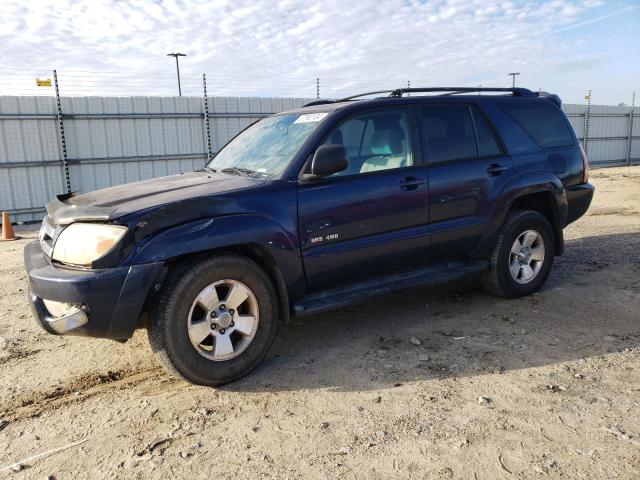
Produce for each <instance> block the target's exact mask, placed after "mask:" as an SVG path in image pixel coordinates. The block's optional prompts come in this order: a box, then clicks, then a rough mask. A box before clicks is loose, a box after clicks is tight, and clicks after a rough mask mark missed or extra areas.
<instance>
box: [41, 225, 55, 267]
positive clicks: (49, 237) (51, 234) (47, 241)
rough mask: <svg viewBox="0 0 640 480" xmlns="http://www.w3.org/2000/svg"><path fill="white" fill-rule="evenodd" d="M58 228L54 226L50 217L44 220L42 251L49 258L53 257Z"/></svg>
mask: <svg viewBox="0 0 640 480" xmlns="http://www.w3.org/2000/svg"><path fill="white" fill-rule="evenodd" d="M55 234H56V226H55V225H54V224H53V222H52V221H51V219H50V218H49V215H47V216H46V217H44V218H43V219H42V226H41V227H40V235H39V238H40V246H42V251H43V252H44V254H45V255H46V256H47V257H51V253H52V252H53V243H54V241H55Z"/></svg>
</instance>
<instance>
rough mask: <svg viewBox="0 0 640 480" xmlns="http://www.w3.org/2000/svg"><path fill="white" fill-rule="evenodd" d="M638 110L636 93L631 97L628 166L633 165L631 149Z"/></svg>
mask: <svg viewBox="0 0 640 480" xmlns="http://www.w3.org/2000/svg"><path fill="white" fill-rule="evenodd" d="M635 109H636V92H633V95H631V112H629V137H628V138H627V165H631V149H632V148H633V114H634V110H635Z"/></svg>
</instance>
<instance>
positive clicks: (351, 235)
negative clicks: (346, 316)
mask: <svg viewBox="0 0 640 480" xmlns="http://www.w3.org/2000/svg"><path fill="white" fill-rule="evenodd" d="M416 131H417V126H416V122H415V121H414V120H412V115H411V111H410V109H409V108H398V107H386V108H381V109H375V110H371V111H367V112H366V113H359V114H356V115H354V116H352V117H349V118H347V119H346V120H343V121H342V122H340V123H339V124H338V125H337V126H336V127H335V128H334V129H333V130H332V131H330V132H329V134H328V135H327V137H326V139H325V140H324V141H323V142H322V143H327V144H341V145H344V146H345V147H346V149H347V152H348V156H349V166H348V167H347V169H346V170H345V171H343V172H340V173H337V174H335V175H333V176H331V177H328V178H325V179H323V180H321V181H319V182H317V183H312V184H300V186H299V190H298V217H299V229H300V238H301V243H302V257H303V262H304V269H305V273H306V277H307V283H308V285H309V287H310V288H311V289H318V288H322V287H327V286H330V285H336V284H339V283H343V282H348V281H352V280H354V279H358V278H363V277H367V276H376V275H382V274H385V273H389V272H394V271H400V270H403V269H407V268H415V267H416V266H417V265H420V264H422V263H425V262H426V261H427V258H428V257H427V255H428V243H429V242H428V236H427V227H428V225H427V223H428V190H427V178H426V171H425V168H424V166H423V165H421V164H418V162H417V161H416V159H417V158H420V155H418V154H417V153H416V152H417V151H418V148H419V147H418V145H417V144H418V142H417V141H416V140H417V138H416V137H415V132H416Z"/></svg>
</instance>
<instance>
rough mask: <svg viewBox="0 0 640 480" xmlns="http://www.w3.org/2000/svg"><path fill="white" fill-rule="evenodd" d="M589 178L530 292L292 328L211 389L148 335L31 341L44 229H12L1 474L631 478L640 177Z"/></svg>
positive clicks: (420, 302) (425, 297)
mask: <svg viewBox="0 0 640 480" xmlns="http://www.w3.org/2000/svg"><path fill="white" fill-rule="evenodd" d="M592 181H593V183H594V184H595V185H596V187H597V191H596V197H595V200H594V203H593V205H592V207H591V209H590V211H589V213H588V214H587V216H585V217H583V218H582V219H580V220H579V221H578V222H576V223H575V224H573V225H571V226H570V227H569V228H568V229H567V230H566V231H565V234H566V238H567V248H566V254H565V255H564V256H563V257H559V258H557V259H556V263H555V266H554V268H553V271H552V273H551V275H550V277H549V280H548V281H547V283H546V286H545V287H544V289H543V290H542V291H541V292H540V293H538V294H536V295H532V296H530V297H527V298H522V299H518V300H501V299H496V298H493V297H491V296H489V295H487V294H485V293H483V292H482V290H480V289H479V288H478V287H477V286H476V285H475V283H474V282H472V281H465V282H458V283H455V284H449V285H445V286H441V287H438V288H424V289H414V290H410V291H405V292H401V293H397V294H394V295H389V296H386V297H383V298H379V299H376V300H373V301H370V302H367V303H365V304H362V305H357V306H353V307H349V308H344V309H341V310H338V311H336V312H333V313H328V314H322V315H317V316H314V317H310V318H307V319H304V320H298V321H293V322H292V323H290V324H289V325H287V326H284V327H283V328H282V329H281V331H280V334H279V337H278V339H277V340H276V343H275V345H274V347H273V348H272V350H271V352H270V354H269V356H268V358H267V360H266V361H265V362H264V363H263V364H262V365H261V366H260V367H259V368H258V369H257V370H256V371H254V372H253V373H252V374H251V375H249V376H248V377H245V378H244V379H242V380H241V381H238V382H236V383H234V384H232V385H228V386H226V387H223V388H219V389H210V388H203V387H196V386H191V385H188V384H186V383H184V382H181V381H178V380H175V379H173V378H172V377H170V376H169V375H168V374H166V373H165V372H164V371H163V370H162V369H161V368H159V367H158V366H157V364H156V363H155V361H154V358H153V355H152V353H151V351H150V348H149V346H148V344H147V340H146V332H144V331H139V332H137V333H136V335H135V336H134V338H133V339H132V340H131V341H129V342H128V343H126V344H119V343H116V342H111V341H106V340H93V339H85V338H74V337H54V336H51V335H48V334H46V333H44V332H43V331H41V330H40V329H39V328H38V327H37V326H36V324H35V322H34V321H33V320H32V319H31V316H30V312H29V310H28V307H27V303H26V299H25V293H26V278H25V277H26V275H25V272H24V269H23V266H22V249H23V247H24V245H25V244H26V243H27V242H28V241H30V240H31V239H34V238H36V236H37V235H36V228H37V227H36V228H34V227H33V226H31V227H23V228H19V229H18V233H19V234H21V235H23V239H22V240H19V241H16V242H8V243H1V244H0V295H1V298H0V385H2V389H1V390H0V419H1V421H0V469H1V470H0V478H4V477H11V478H40V479H44V478H49V476H54V477H55V478H57V479H66V478H127V479H128V478H174V477H184V478H234V479H235V478H244V479H254V478H266V477H271V478H339V479H343V478H344V479H348V478H368V479H377V478H478V479H483V478H491V479H494V478H572V479H573V478H594V479H601V478H628V479H631V478H635V479H637V478H640V370H639V368H640V253H639V252H640V167H624V168H611V169H606V170H597V171H595V172H592ZM77 442H81V443H77ZM61 447H67V448H65V449H62V450H58V451H54V452H52V453H47V452H48V451H50V450H53V449H58V448H61ZM40 454H45V455H42V456H39V457H36V458H33V459H30V460H25V459H28V458H29V457H32V456H34V455H40ZM16 462H21V463H20V467H18V466H15V465H14V464H15V463H16ZM12 465H14V468H13V469H12V468H11V466H12ZM16 470H19V471H16Z"/></svg>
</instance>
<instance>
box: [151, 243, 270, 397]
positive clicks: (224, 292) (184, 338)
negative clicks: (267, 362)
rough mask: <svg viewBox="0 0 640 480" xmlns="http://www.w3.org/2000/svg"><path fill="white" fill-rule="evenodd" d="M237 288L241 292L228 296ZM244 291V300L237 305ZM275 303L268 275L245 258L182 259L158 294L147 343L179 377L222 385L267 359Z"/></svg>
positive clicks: (168, 368)
mask: <svg viewBox="0 0 640 480" xmlns="http://www.w3.org/2000/svg"><path fill="white" fill-rule="evenodd" d="M241 287H242V288H245V289H246V290H248V292H249V293H248V294H247V292H246V291H245V290H242V288H241ZM234 288H238V292H240V294H239V295H235V297H237V298H230V297H231V296H232V295H231V290H232V289H234ZM214 292H215V293H214ZM236 293H237V292H236ZM245 294H246V295H247V298H246V300H243V303H237V301H236V300H237V299H240V298H242V297H243V296H244V295H245ZM225 300H227V301H228V302H229V305H224V304H223V303H224V301H225ZM236 303H237V305H236ZM277 305H278V303H277V298H276V294H275V291H274V288H273V285H272V283H271V281H270V279H269V277H268V276H267V274H266V273H265V272H264V270H262V268H260V266H258V265H257V264H256V263H255V262H253V261H252V260H249V259H247V258H245V257H243V256H240V255H236V254H222V255H218V256H214V257H210V258H206V257H205V258H199V259H197V260H191V261H186V262H183V263H179V264H177V265H175V266H174V267H173V268H172V269H171V271H170V272H169V274H168V276H167V279H166V280H165V282H164V285H163V288H162V290H161V292H160V294H159V300H158V303H157V306H156V308H155V309H154V311H153V314H152V318H151V322H150V325H149V329H148V335H149V343H150V344H151V349H152V350H153V352H154V353H155V354H156V356H157V357H158V359H159V360H160V363H161V364H162V365H163V366H164V367H165V368H166V369H167V370H169V372H171V373H173V374H174V375H176V376H178V377H179V378H181V379H184V380H186V381H188V382H191V383H195V384H198V385H205V386H218V385H223V384H225V383H229V382H232V381H234V380H237V379H238V378H240V377H242V376H244V375H246V374H247V373H249V372H250V371H251V370H253V369H254V368H255V367H256V366H257V365H258V364H259V363H260V362H261V361H262V359H263V358H264V357H265V355H266V354H267V352H268V350H269V348H270V347H271V345H272V343H273V340H274V338H275V335H276V331H277V328H278V307H277ZM232 307H237V309H238V311H235V310H233V308H232ZM220 309H223V310H220ZM213 315H215V318H214V316H213ZM250 318H253V319H254V320H253V322H252V321H251V320H250ZM247 319H249V320H247ZM214 322H218V323H214ZM235 323H237V324H238V325H235ZM212 326H214V327H215V329H212V330H210V331H209V335H208V336H205V335H206V334H207V329H209V328H210V327H212ZM225 327H226V328H225ZM230 332H231V333H230ZM200 337H204V338H203V340H202V342H201V343H198V339H199V338H200ZM223 337H226V339H225V338H223ZM229 345H231V347H229ZM229 348H231V349H232V350H233V351H231V352H230V351H229Z"/></svg>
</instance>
